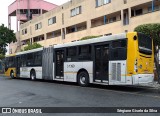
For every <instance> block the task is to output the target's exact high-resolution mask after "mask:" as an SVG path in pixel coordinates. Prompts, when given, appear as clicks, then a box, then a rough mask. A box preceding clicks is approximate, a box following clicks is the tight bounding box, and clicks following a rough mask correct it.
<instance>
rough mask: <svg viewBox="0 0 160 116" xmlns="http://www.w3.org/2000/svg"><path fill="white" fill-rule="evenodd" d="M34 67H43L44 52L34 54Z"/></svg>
mask: <svg viewBox="0 0 160 116" xmlns="http://www.w3.org/2000/svg"><path fill="white" fill-rule="evenodd" d="M34 65H35V66H42V52H37V53H34Z"/></svg>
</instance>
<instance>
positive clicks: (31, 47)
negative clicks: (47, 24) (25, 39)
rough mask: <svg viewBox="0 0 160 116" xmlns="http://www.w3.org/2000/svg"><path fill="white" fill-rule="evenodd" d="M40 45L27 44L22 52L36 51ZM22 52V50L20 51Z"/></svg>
mask: <svg viewBox="0 0 160 116" xmlns="http://www.w3.org/2000/svg"><path fill="white" fill-rule="evenodd" d="M41 47H42V45H41V44H39V43H33V44H30V43H28V46H26V47H24V51H28V50H32V49H36V48H41ZM21 51H23V50H21Z"/></svg>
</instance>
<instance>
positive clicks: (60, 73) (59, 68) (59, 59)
mask: <svg viewBox="0 0 160 116" xmlns="http://www.w3.org/2000/svg"><path fill="white" fill-rule="evenodd" d="M63 77H64V51H63V50H60V51H56V79H63Z"/></svg>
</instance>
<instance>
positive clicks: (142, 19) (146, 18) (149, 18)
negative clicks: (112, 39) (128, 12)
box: [130, 11, 160, 30]
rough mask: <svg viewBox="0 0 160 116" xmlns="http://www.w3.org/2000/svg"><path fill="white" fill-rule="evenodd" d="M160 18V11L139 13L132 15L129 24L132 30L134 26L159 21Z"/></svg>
mask: <svg viewBox="0 0 160 116" xmlns="http://www.w3.org/2000/svg"><path fill="white" fill-rule="evenodd" d="M159 19H160V11H155V12H150V13H147V14H143V15H139V16H135V17H132V18H131V19H130V26H131V27H132V30H134V28H135V27H137V26H138V25H142V24H148V23H153V21H154V23H159Z"/></svg>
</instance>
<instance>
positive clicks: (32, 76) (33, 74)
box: [30, 71, 36, 81]
mask: <svg viewBox="0 0 160 116" xmlns="http://www.w3.org/2000/svg"><path fill="white" fill-rule="evenodd" d="M30 78H31V80H33V81H34V80H36V72H35V71H31V74H30Z"/></svg>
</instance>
